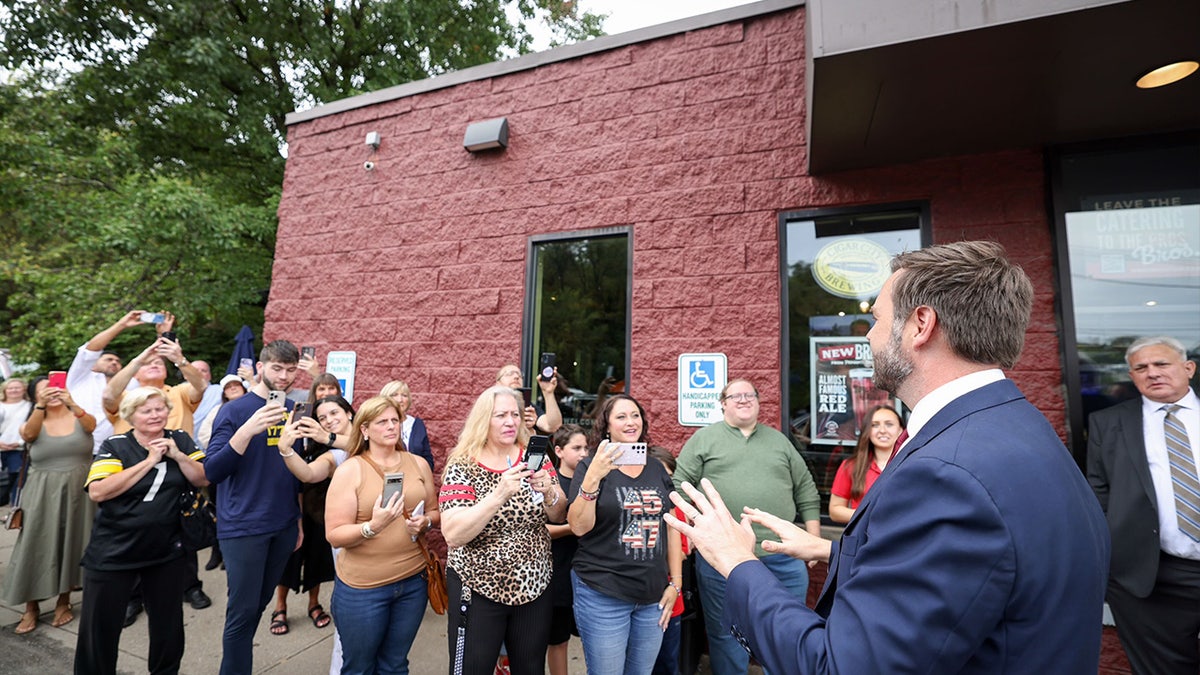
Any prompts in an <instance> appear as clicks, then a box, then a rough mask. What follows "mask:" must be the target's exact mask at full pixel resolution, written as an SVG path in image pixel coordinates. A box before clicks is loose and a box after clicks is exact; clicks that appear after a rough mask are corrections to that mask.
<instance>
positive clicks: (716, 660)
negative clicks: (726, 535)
mask: <svg viewBox="0 0 1200 675" xmlns="http://www.w3.org/2000/svg"><path fill="white" fill-rule="evenodd" d="M758 561H759V562H761V563H762V564H764V565H766V566H767V569H769V570H771V573H772V574H774V575H775V578H776V579H778V580H779V582H780V583H781V584H783V585H784V587H786V588H787V589H788V591H790V592H791V594H792V595H794V596H796V597H798V598H800V599H801V600H804V599H805V598H806V597H807V596H808V565H807V564H806V563H805V562H804V561H803V560H797V559H795V558H793V557H791V556H789V555H785V554H783V553H776V554H775V555H769V556H764V557H762V558H759V559H758ZM696 581H697V583H699V585H700V604H701V605H703V607H704V628H705V629H706V630H707V631H708V658H709V662H710V664H711V665H712V672H713V675H745V673H746V669H747V668H749V666H750V655H749V654H747V653H746V650H745V649H744V648H743V647H742V646H741V645H740V644H738V642H737V640H735V639H734V638H733V636H732V635H730V634H729V629H728V628H727V627H726V626H725V622H724V620H723V619H722V614H723V613H724V611H725V577H723V576H721V573H720V572H717V571H716V570H715V569H713V567H712V565H709V564H708V561H707V560H705V559H704V556H702V555H700V554H699V553H697V554H696ZM763 672H764V673H765V672H766V669H765V668H764V669H763Z"/></svg>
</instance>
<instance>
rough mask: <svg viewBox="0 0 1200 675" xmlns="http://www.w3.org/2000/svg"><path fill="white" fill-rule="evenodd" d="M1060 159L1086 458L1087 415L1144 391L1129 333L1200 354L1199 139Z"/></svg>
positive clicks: (1081, 445) (1073, 406)
mask: <svg viewBox="0 0 1200 675" xmlns="http://www.w3.org/2000/svg"><path fill="white" fill-rule="evenodd" d="M1057 161H1058V164H1057V166H1058V167H1059V168H1058V171H1059V172H1060V173H1059V174H1058V178H1057V180H1056V184H1057V186H1058V190H1057V193H1056V204H1057V205H1058V208H1059V209H1061V215H1060V217H1061V221H1060V222H1061V223H1062V227H1063V230H1062V232H1063V237H1062V239H1061V241H1060V260H1061V259H1062V257H1064V256H1063V248H1064V247H1065V258H1066V264H1065V265H1062V267H1063V269H1062V274H1061V277H1060V278H1061V279H1062V280H1063V284H1062V285H1063V297H1064V298H1065V299H1066V300H1067V305H1068V307H1067V309H1068V311H1067V313H1066V316H1065V317H1064V319H1065V321H1064V324H1065V327H1066V328H1067V333H1066V334H1067V335H1068V336H1071V338H1073V339H1069V340H1066V341H1065V342H1066V345H1065V347H1066V349H1065V351H1066V352H1067V354H1066V355H1065V358H1064V363H1065V364H1067V367H1066V369H1065V370H1066V373H1065V375H1066V378H1065V379H1066V380H1067V387H1068V391H1069V398H1068V401H1069V405H1068V412H1069V420H1070V426H1071V441H1072V450H1073V452H1074V453H1075V455H1076V458H1077V459H1078V460H1080V461H1081V462H1082V461H1083V459H1084V458H1085V457H1086V451H1087V450H1086V435H1085V433H1084V430H1085V429H1086V428H1087V417H1088V415H1090V414H1091V413H1093V412H1095V411H1097V410H1102V409H1104V408H1107V407H1109V406H1111V405H1114V404H1116V403H1119V402H1121V401H1124V400H1126V399H1129V398H1133V397H1136V396H1138V392H1137V389H1136V388H1135V387H1134V386H1133V382H1132V381H1131V380H1130V378H1129V372H1128V370H1129V369H1128V367H1127V365H1126V363H1125V349H1126V347H1128V346H1129V344H1130V343H1131V342H1133V341H1134V340H1135V339H1137V338H1139V337H1144V336H1152V335H1167V336H1171V337H1174V338H1176V339H1178V340H1179V341H1180V342H1182V343H1183V345H1184V347H1185V348H1186V349H1187V350H1188V352H1189V355H1190V356H1191V358H1192V359H1193V360H1195V359H1197V358H1200V147H1198V146H1197V145H1196V144H1195V142H1194V141H1193V143H1192V144H1190V145H1189V144H1188V143H1187V142H1183V143H1181V144H1166V145H1164V146H1162V147H1157V148H1153V147H1151V148H1132V149H1125V148H1101V149H1098V150H1094V151H1083V152H1077V153H1066V154H1064V155H1062V156H1060V157H1058V158H1057ZM1198 382H1200V380H1198V381H1194V382H1193V386H1195V385H1196V384H1197V383H1198Z"/></svg>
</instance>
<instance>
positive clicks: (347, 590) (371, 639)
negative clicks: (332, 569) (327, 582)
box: [330, 572, 429, 675]
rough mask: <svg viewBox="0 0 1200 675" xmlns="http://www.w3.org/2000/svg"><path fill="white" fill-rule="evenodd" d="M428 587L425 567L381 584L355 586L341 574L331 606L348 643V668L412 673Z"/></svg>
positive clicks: (345, 660) (397, 674)
mask: <svg viewBox="0 0 1200 675" xmlns="http://www.w3.org/2000/svg"><path fill="white" fill-rule="evenodd" d="M427 588H428V583H427V582H426V581H425V574H424V573H423V572H422V573H418V574H414V575H412V576H411V577H408V578H406V579H401V580H399V581H393V582H392V583H390V584H386V585H384V586H380V587H378V588H352V587H350V586H347V585H346V584H345V583H343V582H342V580H341V579H337V578H335V579H334V580H333V602H332V604H331V607H330V610H331V611H332V612H333V618H334V619H335V620H336V621H337V624H338V637H339V639H340V640H341V643H342V673H353V674H355V675H358V674H360V673H361V674H362V675H373V674H374V673H379V674H380V675H385V674H386V675H408V650H409V648H410V647H412V643H413V640H415V639H416V637H417V629H418V628H420V627H421V619H423V618H425V606H426V603H427V602H428V601H429V600H428V591H427Z"/></svg>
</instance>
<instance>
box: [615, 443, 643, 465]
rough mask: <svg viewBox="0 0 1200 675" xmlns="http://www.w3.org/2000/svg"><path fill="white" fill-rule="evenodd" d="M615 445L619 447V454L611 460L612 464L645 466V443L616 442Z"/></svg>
mask: <svg viewBox="0 0 1200 675" xmlns="http://www.w3.org/2000/svg"><path fill="white" fill-rule="evenodd" d="M617 445H619V446H620V447H621V454H619V455H617V457H616V459H614V460H613V464H616V465H617V466H634V465H641V466H645V464H646V444H645V443H618V444H617Z"/></svg>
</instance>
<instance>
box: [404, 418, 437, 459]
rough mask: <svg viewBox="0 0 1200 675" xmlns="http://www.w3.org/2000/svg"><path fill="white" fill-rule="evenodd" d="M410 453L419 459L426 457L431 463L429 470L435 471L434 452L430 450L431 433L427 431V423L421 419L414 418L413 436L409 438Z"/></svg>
mask: <svg viewBox="0 0 1200 675" xmlns="http://www.w3.org/2000/svg"><path fill="white" fill-rule="evenodd" d="M408 451H409V452H411V453H412V454H414V455H417V456H418V457H424V458H425V461H426V462H429V470H430V471H433V451H432V450H430V449H429V432H428V431H426V430H425V421H424V420H422V419H421V418H420V417H414V418H413V428H412V434H410V435H409V437H408Z"/></svg>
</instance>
